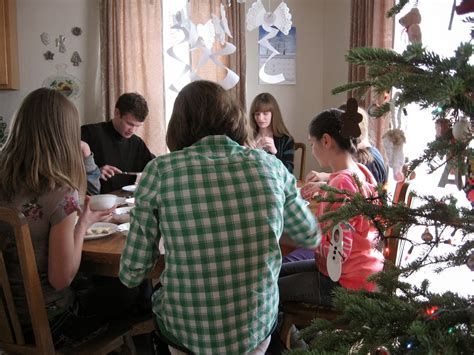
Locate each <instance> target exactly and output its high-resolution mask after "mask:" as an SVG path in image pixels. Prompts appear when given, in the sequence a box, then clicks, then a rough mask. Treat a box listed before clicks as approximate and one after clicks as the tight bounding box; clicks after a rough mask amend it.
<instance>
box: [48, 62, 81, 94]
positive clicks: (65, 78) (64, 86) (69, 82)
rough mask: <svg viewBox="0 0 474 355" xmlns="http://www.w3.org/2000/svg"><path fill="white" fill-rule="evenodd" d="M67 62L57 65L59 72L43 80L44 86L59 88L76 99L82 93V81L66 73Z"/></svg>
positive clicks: (62, 92)
mask: <svg viewBox="0 0 474 355" xmlns="http://www.w3.org/2000/svg"><path fill="white" fill-rule="evenodd" d="M66 68H67V65H66V64H58V65H56V69H57V73H56V74H55V75H52V76H50V77H48V78H46V79H45V80H44V81H43V87H45V88H50V89H55V90H58V91H59V92H60V93H61V94H63V95H64V96H66V97H67V98H69V99H75V98H77V97H79V94H80V91H81V90H80V81H79V79H77V78H76V77H75V76H73V75H71V74H68V73H66Z"/></svg>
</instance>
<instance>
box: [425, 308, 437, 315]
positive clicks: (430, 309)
mask: <svg viewBox="0 0 474 355" xmlns="http://www.w3.org/2000/svg"><path fill="white" fill-rule="evenodd" d="M438 310H439V307H438V306H432V307H430V308H427V309H426V310H425V313H426V315H428V316H432V315H433V314H435V313H436V312H437V311H438Z"/></svg>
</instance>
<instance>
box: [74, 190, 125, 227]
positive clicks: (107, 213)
mask: <svg viewBox="0 0 474 355" xmlns="http://www.w3.org/2000/svg"><path fill="white" fill-rule="evenodd" d="M116 207H117V206H113V207H112V208H108V209H106V210H97V211H95V210H94V211H93V210H91V208H90V197H89V196H86V197H85V199H84V205H83V206H82V207H81V208H80V209H79V210H78V211H77V213H78V215H79V220H78V221H77V224H83V225H84V226H85V227H86V228H89V226H91V225H92V224H94V223H96V222H103V221H106V220H108V219H109V218H110V217H111V216H112V213H113V212H114V211H115V208H116Z"/></svg>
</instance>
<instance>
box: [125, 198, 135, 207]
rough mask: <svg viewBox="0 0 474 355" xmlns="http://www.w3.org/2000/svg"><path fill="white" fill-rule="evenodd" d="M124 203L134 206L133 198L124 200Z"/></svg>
mask: <svg viewBox="0 0 474 355" xmlns="http://www.w3.org/2000/svg"><path fill="white" fill-rule="evenodd" d="M125 202H126V203H128V204H129V205H134V204H135V197H130V198H127V199H125Z"/></svg>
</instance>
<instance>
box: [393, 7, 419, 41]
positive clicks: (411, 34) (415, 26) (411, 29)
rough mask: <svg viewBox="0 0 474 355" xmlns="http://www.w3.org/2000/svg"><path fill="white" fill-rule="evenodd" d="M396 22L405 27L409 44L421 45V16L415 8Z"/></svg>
mask: <svg viewBox="0 0 474 355" xmlns="http://www.w3.org/2000/svg"><path fill="white" fill-rule="evenodd" d="M398 22H399V23H400V25H402V26H403V27H405V31H406V33H407V35H408V40H409V41H410V43H421V27H420V23H421V14H420V10H418V8H417V7H414V8H412V9H411V10H410V11H409V12H408V13H407V14H406V15H405V16H403V17H401V18H400V20H398Z"/></svg>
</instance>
